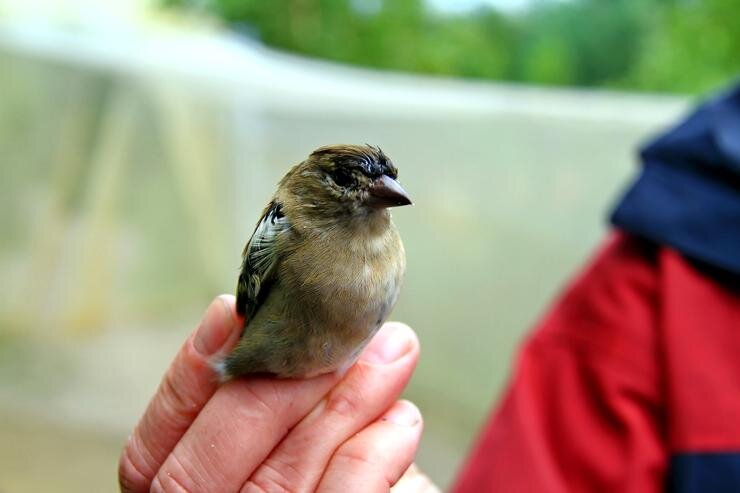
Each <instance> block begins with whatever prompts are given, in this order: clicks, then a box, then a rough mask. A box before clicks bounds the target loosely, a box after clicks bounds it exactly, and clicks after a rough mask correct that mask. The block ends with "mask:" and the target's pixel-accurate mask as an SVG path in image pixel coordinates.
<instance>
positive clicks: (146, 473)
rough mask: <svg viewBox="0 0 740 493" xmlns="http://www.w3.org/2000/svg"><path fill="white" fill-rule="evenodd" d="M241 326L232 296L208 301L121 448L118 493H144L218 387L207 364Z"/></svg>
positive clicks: (231, 341) (230, 342)
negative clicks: (204, 310)
mask: <svg viewBox="0 0 740 493" xmlns="http://www.w3.org/2000/svg"><path fill="white" fill-rule="evenodd" d="M241 325H242V324H241V323H240V320H239V318H238V317H237V315H236V312H235V310H234V297H233V296H229V295H222V296H220V297H218V298H216V299H215V300H214V301H213V302H211V304H210V306H209V307H208V309H207V310H206V313H205V315H204V316H203V320H202V321H201V323H200V325H199V326H198V328H197V329H196V330H195V331H194V332H193V333H192V334H191V335H190V337H188V339H187V340H186V341H185V344H183V346H182V348H180V351H179V352H178V353H177V356H175V359H174V361H173V362H172V364H171V365H170V367H169V369H168V370H167V373H166V374H165V376H164V378H163V379H162V382H161V384H160V385H159V388H158V389H157V392H156V394H155V395H154V397H153V398H152V400H151V401H150V402H149V406H148V407H147V409H146V411H145V412H144V416H142V418H141V420H140V421H139V423H138V424H137V425H136V428H135V429H134V432H133V434H132V435H131V436H130V437H129V440H128V442H127V443H126V446H125V447H124V449H123V452H122V454H121V458H120V461H119V466H118V481H119V484H120V486H121V490H122V491H131V492H135V491H149V487H150V485H151V482H152V480H153V479H154V476H155V475H156V474H157V471H158V470H159V468H160V467H161V466H162V463H164V461H165V459H166V458H167V456H168V455H169V454H170V452H172V450H173V449H174V448H175V444H177V442H178V441H179V440H180V438H182V436H183V434H184V433H185V431H186V430H187V429H188V427H189V426H190V424H191V423H192V422H193V420H194V419H195V417H196V416H197V415H198V413H199V412H200V411H201V409H202V408H203V406H204V405H205V404H206V402H208V399H210V398H211V396H212V395H213V394H214V392H215V391H216V389H217V387H218V380H217V378H216V375H215V373H214V371H213V370H212V369H211V366H210V363H209V360H210V359H211V358H212V357H213V356H214V355H216V354H218V353H220V352H223V351H226V350H228V349H230V348H231V347H232V346H233V345H234V344H235V343H236V340H237V339H238V338H239V333H240V328H241Z"/></svg>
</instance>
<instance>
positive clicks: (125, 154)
mask: <svg viewBox="0 0 740 493" xmlns="http://www.w3.org/2000/svg"><path fill="white" fill-rule="evenodd" d="M738 18H740V4H737V3H734V2H726V1H723V0H705V1H700V0H649V1H647V0H640V1H638V0H619V1H617V0H615V1H604V0H458V1H456V0H392V1H391V0H272V1H270V2H266V1H259V0H161V1H157V0H151V1H145V0H116V1H110V2H95V1H92V0H76V1H75V0H66V1H63V0H60V1H43V0H26V1H23V2H21V1H17V2H12V1H11V2H8V1H5V2H3V3H0V173H1V174H0V203H1V206H0V227H1V228H2V234H1V235H0V282H1V283H2V286H3V287H4V290H3V292H4V295H3V296H2V297H0V444H2V445H0V491H3V492H6V491H7V492H16V491H70V492H71V491H114V490H116V463H117V457H118V453H119V450H120V447H121V445H122V443H123V442H124V440H125V438H126V436H127V434H128V432H129V431H130V429H131V428H132V426H133V425H134V423H135V422H136V420H137V418H138V416H139V415H140V413H141V412H142V410H143V409H144V407H145V405H146V402H147V400H148V398H149V397H150V396H151V394H152V393H153V391H154V389H155V388H156V386H157V384H158V381H159V378H160V376H161V374H162V372H163V370H164V369H165V368H166V366H167V365H168V363H169V360H170V358H171V357H172V355H173V354H174V352H175V351H176V350H177V348H178V347H179V345H180V344H181V342H182V341H183V340H184V339H185V337H186V335H187V334H188V333H189V332H190V331H191V330H192V329H193V328H194V327H195V325H196V324H197V321H198V320H199V317H200V314H201V312H202V311H203V310H204V308H205V307H206V305H207V304H208V302H209V301H210V300H211V299H212V298H213V297H214V296H216V295H217V294H219V293H222V292H232V291H233V288H234V285H235V280H236V276H237V268H238V266H239V260H240V259H239V255H240V252H241V249H242V247H243V244H244V242H245V241H246V239H247V238H248V237H249V234H251V231H252V228H253V226H254V223H255V221H256V219H257V217H258V214H259V212H260V211H261V209H262V207H263V205H264V204H265V203H266V201H267V199H268V198H269V196H270V195H271V193H272V192H273V190H274V186H275V183H276V181H277V180H278V179H279V178H280V177H281V176H282V175H283V174H284V173H285V171H286V170H287V169H288V167H289V166H291V165H293V164H295V163H296V162H298V161H300V160H302V159H303V158H304V157H305V156H306V155H307V154H308V153H309V152H310V151H311V150H313V149H314V148H316V147H318V146H320V145H323V144H328V143H338V142H348V143H364V142H368V143H372V144H376V145H380V146H381V147H382V148H383V149H384V150H385V151H386V152H387V153H388V154H389V155H390V156H391V157H392V159H393V160H394V161H395V162H396V164H397V165H398V167H399V168H400V178H401V182H402V183H403V185H404V187H405V188H406V189H407V190H408V191H409V193H410V194H411V196H412V197H413V198H414V201H415V206H414V207H413V208H404V209H400V210H398V211H395V212H394V218H395V220H396V222H397V224H398V226H399V228H400V230H401V232H402V235H403V238H404V242H405V245H406V250H407V254H408V273H407V280H406V285H405V288H404V290H403V292H402V295H401V298H400V301H399V304H398V306H397V308H396V310H395V313H394V315H393V318H395V319H400V320H403V321H405V322H407V323H409V324H410V325H412V326H413V327H415V328H416V330H417V332H418V333H419V336H420V338H421V342H422V347H423V351H422V359H421V362H420V365H419V368H418V371H417V372H416V374H415V376H414V379H413V381H412V383H411V385H410V387H409V388H408V390H407V392H406V397H407V398H410V399H412V400H414V401H415V402H416V403H417V404H418V405H419V406H420V408H421V409H422V412H423V413H424V416H425V420H426V433H425V437H424V440H423V443H422V446H421V450H420V452H419V458H418V462H419V463H420V465H421V467H422V468H423V469H425V470H426V471H427V472H428V473H429V475H430V476H431V477H432V478H433V479H434V480H436V481H437V482H438V483H439V484H440V485H442V486H446V485H448V484H449V482H450V481H451V479H452V478H453V477H454V473H455V471H456V469H457V467H458V465H459V463H460V461H461V460H462V459H463V458H464V456H465V453H466V450H467V449H468V447H469V446H470V444H471V441H472V440H473V438H474V436H475V434H476V432H477V430H478V428H479V426H480V425H481V424H482V422H483V420H484V419H485V416H486V414H487V413H488V410H489V409H490V407H491V406H492V405H493V403H494V402H495V400H496V398H497V397H498V395H499V393H500V391H501V390H502V385H503V384H504V382H505V380H506V377H507V375H508V372H509V367H510V364H511V362H512V359H513V357H514V356H515V349H516V345H517V343H518V341H519V340H520V339H521V337H522V336H523V335H524V334H525V333H526V331H527V329H528V328H529V327H530V326H531V324H532V323H534V322H535V321H536V320H537V317H538V316H539V314H540V313H541V312H542V311H543V310H544V309H545V308H546V306H547V303H548V302H549V300H550V299H551V298H552V297H553V296H554V295H556V293H557V292H558V289H559V287H561V286H562V285H563V283H565V282H567V279H568V278H569V276H571V275H572V274H573V272H574V271H575V269H577V268H578V267H579V266H580V265H581V264H582V263H583V262H584V261H586V259H587V257H588V255H589V252H590V251H592V249H593V248H594V247H595V246H596V245H597V244H598V243H599V241H600V240H601V239H602V238H603V237H604V235H605V233H606V231H607V228H606V225H605V216H606V214H607V213H608V211H609V208H610V207H611V206H612V205H613V204H614V202H615V200H616V199H617V197H618V196H619V193H620V191H621V190H623V189H624V187H625V186H627V185H628V184H629V181H630V179H631V177H632V176H633V175H634V173H635V172H636V170H637V167H636V162H635V158H634V153H635V150H636V149H637V147H638V146H639V144H640V143H641V142H643V141H644V140H645V139H647V138H648V137H649V136H650V135H652V134H654V133H655V132H656V131H658V130H659V129H661V128H662V127H664V126H665V125H667V124H669V123H670V122H671V121H673V120H674V119H676V118H678V117H679V116H680V115H681V114H682V113H683V112H684V111H686V109H687V108H688V106H689V105H690V104H691V103H692V102H693V101H694V100H695V98H696V97H697V96H698V95H700V94H703V93H706V92H708V91H712V90H715V89H717V88H720V87H721V86H723V85H725V84H727V83H729V82H730V81H731V80H732V79H733V78H734V77H735V76H736V75H737V74H738V73H739V72H740V31H739V30H737V29H736V25H735V24H736V20H737V19H738Z"/></svg>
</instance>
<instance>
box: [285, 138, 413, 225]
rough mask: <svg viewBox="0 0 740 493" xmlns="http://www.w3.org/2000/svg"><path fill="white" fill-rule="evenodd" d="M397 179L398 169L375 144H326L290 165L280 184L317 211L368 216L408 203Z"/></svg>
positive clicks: (308, 207) (409, 200)
mask: <svg viewBox="0 0 740 493" xmlns="http://www.w3.org/2000/svg"><path fill="white" fill-rule="evenodd" d="M397 178H398V170H397V169H396V167H395V166H394V165H393V163H392V162H391V160H390V159H389V158H388V156H386V155H385V154H384V153H383V151H382V150H380V148H378V147H374V146H370V145H329V146H324V147H320V148H319V149H316V150H315V151H314V152H312V153H311V155H310V156H309V157H308V159H306V160H305V161H303V162H302V163H301V164H299V165H298V166H296V167H295V168H293V170H291V172H290V173H288V175H287V176H286V177H285V179H284V180H283V182H282V183H281V187H282V186H284V187H287V188H288V189H289V190H290V192H292V194H293V196H294V197H295V198H296V199H297V200H298V201H300V202H301V203H302V204H301V205H302V206H303V207H304V208H307V209H309V210H315V211H316V212H318V213H320V214H329V215H334V216H339V215H341V214H350V215H352V216H367V215H369V214H372V213H373V212H375V211H382V210H384V209H387V208H388V207H397V206H402V205H409V204H411V199H410V198H409V196H408V194H407V193H406V191H405V190H404V189H403V188H402V187H401V185H400V184H399V183H398V181H396V180H397Z"/></svg>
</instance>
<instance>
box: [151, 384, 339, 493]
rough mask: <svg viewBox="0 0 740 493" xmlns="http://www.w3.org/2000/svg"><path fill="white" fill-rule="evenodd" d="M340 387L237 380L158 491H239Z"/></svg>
mask: <svg viewBox="0 0 740 493" xmlns="http://www.w3.org/2000/svg"><path fill="white" fill-rule="evenodd" d="M337 381H338V377H337V376H336V375H335V374H329V375H323V376H320V377H316V378H312V379H308V380H279V379H274V378H254V379H249V380H247V379H237V380H232V381H230V382H228V383H226V384H225V385H224V386H222V387H221V388H220V389H219V390H218V392H216V394H215V395H214V396H213V397H212V398H211V400H210V401H208V404H206V406H205V407H204V408H203V410H202V411H201V413H200V414H199V415H198V417H197V418H196V419H195V421H194V422H193V424H192V425H191V426H190V428H189V429H188V431H187V432H186V433H185V435H184V436H183V437H182V439H181V440H180V442H179V443H178V444H177V445H176V446H175V449H174V450H173V451H172V453H171V454H170V455H169V457H167V460H165V462H164V464H163V465H162V467H161V468H160V469H159V471H158V472H157V475H156V477H155V478H154V481H153V482H152V491H237V490H238V489H239V488H240V487H241V485H242V484H244V482H245V481H246V479H247V478H248V477H249V476H250V474H251V473H252V471H254V470H255V469H256V468H257V466H258V465H259V464H260V463H261V462H262V461H263V460H264V459H265V457H267V456H268V454H269V453H270V451H271V450H272V449H273V448H274V447H275V445H277V444H278V443H279V442H280V440H282V439H283V437H284V436H285V435H286V434H287V433H288V431H289V430H290V429H291V428H292V427H293V426H295V424H296V423H298V421H299V420H300V419H301V418H303V417H304V416H305V415H306V414H308V413H309V411H311V409H312V408H313V407H314V406H315V405H316V403H317V402H319V400H321V398H322V397H323V396H324V395H326V393H327V392H328V391H329V390H330V389H331V388H332V386H334V385H335V384H336V383H337Z"/></svg>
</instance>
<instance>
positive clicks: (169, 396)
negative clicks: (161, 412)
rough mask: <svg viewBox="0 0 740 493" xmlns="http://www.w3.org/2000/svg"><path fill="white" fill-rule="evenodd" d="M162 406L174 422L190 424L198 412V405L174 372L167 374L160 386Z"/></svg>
mask: <svg viewBox="0 0 740 493" xmlns="http://www.w3.org/2000/svg"><path fill="white" fill-rule="evenodd" d="M159 395H160V396H161V403H162V406H163V407H164V408H165V409H166V411H167V412H166V413H165V414H166V415H167V416H170V417H171V418H172V419H173V420H175V421H179V420H182V421H184V422H187V423H189V422H190V421H192V419H193V418H194V417H195V415H196V414H197V411H198V405H197V404H196V402H195V401H194V400H193V399H192V398H191V397H190V396H189V395H188V392H187V390H186V389H185V388H183V386H182V385H180V382H178V379H177V377H176V376H175V374H174V373H173V372H172V371H169V372H167V374H166V375H165V377H164V379H163V380H162V384H161V386H160V392H159Z"/></svg>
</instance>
